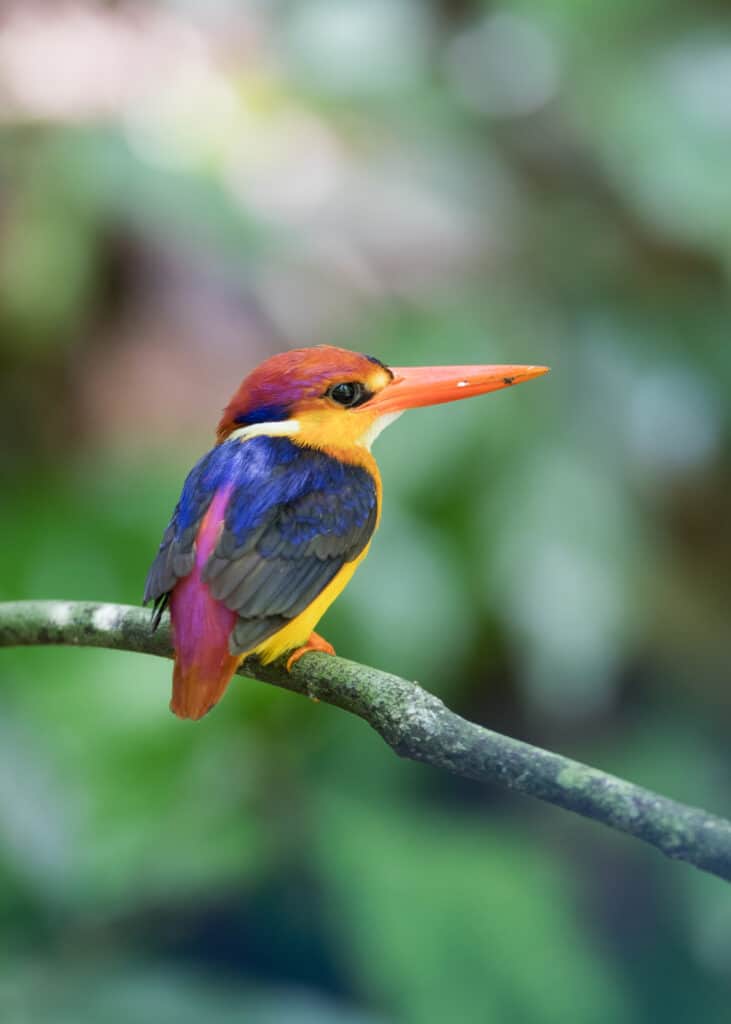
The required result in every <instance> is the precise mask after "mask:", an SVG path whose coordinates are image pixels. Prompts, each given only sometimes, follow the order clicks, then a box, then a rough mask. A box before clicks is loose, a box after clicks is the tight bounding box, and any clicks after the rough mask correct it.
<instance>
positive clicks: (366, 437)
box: [358, 412, 403, 451]
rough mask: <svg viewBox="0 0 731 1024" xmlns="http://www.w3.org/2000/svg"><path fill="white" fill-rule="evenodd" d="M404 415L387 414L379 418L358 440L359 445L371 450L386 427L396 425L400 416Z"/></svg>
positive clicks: (396, 413)
mask: <svg viewBox="0 0 731 1024" xmlns="http://www.w3.org/2000/svg"><path fill="white" fill-rule="evenodd" d="M401 415H403V414H402V413H400V412H387V413H385V414H384V415H383V416H379V417H378V419H377V420H374V421H373V423H372V424H371V425H370V427H369V428H368V430H366V432H365V434H363V436H362V437H361V438H359V440H358V444H360V445H362V446H363V447H364V448H367V449H368V451H370V450H371V445H372V444H373V442H374V441H375V440H376V438H377V437H378V435H379V434H381V433H383V431H384V430H385V429H386V427H390V426H391V424H392V423H395V422H396V420H397V419H398V418H399V416H401Z"/></svg>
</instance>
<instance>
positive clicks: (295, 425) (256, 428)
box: [226, 420, 300, 441]
mask: <svg viewBox="0 0 731 1024" xmlns="http://www.w3.org/2000/svg"><path fill="white" fill-rule="evenodd" d="M299 431H300V422H299V420H275V421H274V422H273V423H252V424H251V426H248V427H239V429H238V430H232V431H231V433H230V434H229V435H228V437H227V438H226V440H227V441H248V440H249V438H250V437H290V436H291V435H292V434H298V433H299Z"/></svg>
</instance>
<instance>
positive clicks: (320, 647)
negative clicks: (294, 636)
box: [287, 633, 335, 672]
mask: <svg viewBox="0 0 731 1024" xmlns="http://www.w3.org/2000/svg"><path fill="white" fill-rule="evenodd" d="M310 651H321V652H322V653H323V654H335V648H334V647H333V645H332V644H329V643H328V642H327V640H323V638H322V637H321V636H320V635H319V634H318V633H310V639H309V640H308V641H307V643H306V644H304V646H302V647H298V648H297V650H296V651H292V653H291V654H290V656H289V659H288V660H287V671H288V672H291V671H292V666H293V665H294V664H296V663H297V662H298V661H299V660H300V658H301V657H302V655H303V654H308V653H309V652H310Z"/></svg>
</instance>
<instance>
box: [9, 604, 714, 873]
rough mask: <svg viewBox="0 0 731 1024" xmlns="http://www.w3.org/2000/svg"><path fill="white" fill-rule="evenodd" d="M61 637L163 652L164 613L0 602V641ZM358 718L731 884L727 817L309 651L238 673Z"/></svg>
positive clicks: (167, 649) (416, 757) (398, 740)
mask: <svg viewBox="0 0 731 1024" xmlns="http://www.w3.org/2000/svg"><path fill="white" fill-rule="evenodd" d="M40 644H60V645H71V646H78V647H106V648H109V649H111V650H121V651H134V652H136V653H138V654H152V655H156V656H159V657H164V658H170V657H172V653H173V650H172V644H171V640H170V628H169V621H168V620H167V618H165V619H163V622H162V624H161V626H160V628H159V629H158V630H157V631H156V632H153V631H152V629H151V627H150V613H149V612H148V611H145V610H144V609H142V608H135V607H130V606H127V605H116V604H95V603H92V602H82V601H78V602H77V601H19V602H10V603H4V604H3V603H0V647H15V646H34V645H40ZM239 672H240V674H241V675H246V676H250V677H252V678H254V679H259V680H261V681H263V682H266V683H272V684H273V685H275V686H280V687H283V688H285V689H287V690H291V691H293V692H294V693H300V694H303V695H305V696H309V697H314V698H317V699H318V700H321V701H324V702H326V703H328V704H333V705H335V706H336V707H339V708H342V709H343V710H344V711H349V712H351V714H354V715H358V716H359V717H360V718H362V719H363V720H364V721H366V722H367V723H368V724H369V725H370V726H371V727H372V728H373V729H375V730H376V732H378V733H379V734H380V736H382V737H383V739H384V740H385V742H386V743H387V744H388V745H389V746H390V747H391V748H392V750H394V751H395V753H397V754H398V755H399V756H400V757H406V758H410V759H411V760H413V761H422V762H423V763H424V764H429V765H432V766H433V767H435V768H443V769H446V770H447V771H451V772H454V773H455V774H457V775H463V776H465V777H466V778H469V779H474V780H476V781H477V782H483V783H490V784H493V785H498V786H503V787H505V788H508V789H512V790H515V791H516V792H519V793H523V794H525V795H527V796H532V797H536V798H537V799H539V800H543V801H545V802H547V803H551V804H555V805H556V806H558V807H563V808H564V809H565V810H568V811H573V812H574V813H575V814H580V815H582V816H583V817H585V818H590V819H592V820H593V821H598V822H601V823H602V824H604V825H607V826H609V827H610V828H613V829H617V830H618V831H620V832H625V833H627V834H628V835H631V836H634V837H635V838H637V839H641V840H643V841H644V842H646V843H650V844H651V845H652V846H654V847H656V848H657V849H658V850H660V851H661V852H662V853H664V854H666V855H667V856H668V857H672V858H673V859H675V860H682V861H686V862H687V863H689V864H693V865H695V867H697V868H700V869H701V870H702V871H707V872H709V873H710V874H714V875H717V876H718V877H719V878H723V879H725V880H727V881H731V822H729V821H727V820H725V819H723V818H719V817H716V816H715V815H712V814H708V813H707V812H706V811H703V810H700V809H698V808H695V807H688V806H687V805H685V804H681V803H677V802H676V801H674V800H670V799H668V798H667V797H664V796H660V795H659V794H657V793H653V792H652V791H650V790H648V789H643V788H642V787H641V786H636V785H634V784H633V783H631V782H627V781H626V780H624V779H620V778H618V777H617V776H614V775H609V774H607V773H606V772H602V771H600V770H599V769H597V768H592V767H590V766H588V765H585V764H582V763H580V762H579V761H573V760H571V759H570V758H567V757H563V756H562V755H560V754H555V753H552V752H551V751H548V750H543V749H541V748H540V747H534V746H531V745H530V744H528V743H523V742H521V741H520V740H516V739H513V738H511V737H509V736H504V735H502V734H500V733H496V732H493V731H492V730H490V729H486V728H484V727H483V726H480V725H476V724H475V723H473V722H469V721H467V720H466V719H464V718H460V716H459V715H457V714H455V713H454V712H453V711H450V710H449V708H447V707H446V705H445V704H444V703H443V702H442V701H441V700H439V698H438V697H435V696H434V695H433V694H431V693H428V692H427V691H426V690H424V689H422V688H421V687H420V686H418V685H417V684H416V683H410V682H407V681H406V680H405V679H401V678H399V677H398V676H394V675H390V674H389V673H387V672H380V671H378V670H377V669H374V668H369V667H368V666H366V665H360V664H357V663H356V662H352V661H346V660H345V659H344V658H333V657H329V656H327V655H325V654H308V655H307V656H306V657H304V658H302V659H301V660H300V661H298V662H297V663H296V664H295V665H294V667H293V669H292V671H291V673H288V672H287V671H286V669H285V667H284V665H283V664H281V663H275V664H273V665H267V666H263V665H261V664H259V663H258V662H256V661H254V660H252V659H249V660H248V661H247V662H245V663H244V664H243V665H242V667H241V668H240V670H239Z"/></svg>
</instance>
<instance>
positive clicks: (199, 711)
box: [170, 653, 241, 721]
mask: <svg viewBox="0 0 731 1024" xmlns="http://www.w3.org/2000/svg"><path fill="white" fill-rule="evenodd" d="M240 661H241V658H240V657H235V656H234V655H231V654H228V653H226V655H224V656H223V657H219V658H218V659H217V663H216V664H211V665H208V664H205V662H204V663H193V664H192V665H184V664H183V662H182V660H181V659H180V658H177V657H176V659H175V669H174V671H173V696H172V700H171V701H170V710H171V711H172V712H173V714H175V715H177V716H178V718H192V719H193V720H194V721H197V720H198V719H199V718H203V716H204V715H206V714H208V712H209V711H210V710H211V708H213V707H215V706H216V704H218V702H219V700H220V699H221V697H223V695H224V693H225V692H226V687H227V686H228V684H229V683H230V682H231V677H232V676H233V674H234V672H235V671H236V668H237V666H238V664H239V662H240Z"/></svg>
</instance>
